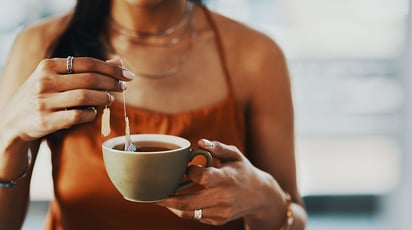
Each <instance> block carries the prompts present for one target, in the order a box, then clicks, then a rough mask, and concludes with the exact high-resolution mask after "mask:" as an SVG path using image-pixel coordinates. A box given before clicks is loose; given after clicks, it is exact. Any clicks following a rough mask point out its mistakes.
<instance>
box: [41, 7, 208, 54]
mask: <svg viewBox="0 0 412 230" xmlns="http://www.w3.org/2000/svg"><path fill="white" fill-rule="evenodd" d="M190 1H192V2H195V3H199V4H201V3H202V0H190ZM110 7H111V0H77V4H76V6H75V8H74V13H73V16H72V18H71V19H70V22H69V23H68V25H67V28H66V30H65V31H64V32H63V33H62V34H61V36H60V37H58V38H57V40H56V41H55V42H54V43H53V44H52V45H51V46H50V47H49V50H48V51H49V52H48V53H49V54H50V55H49V56H50V57H67V56H84V57H86V56H87V57H94V58H98V59H103V60H104V59H106V58H107V57H106V52H105V44H104V43H105V41H104V40H103V39H102V35H103V34H104V33H105V31H104V30H105V25H106V24H107V20H108V18H109V17H108V15H109V13H110ZM96 9H98V10H96Z"/></svg>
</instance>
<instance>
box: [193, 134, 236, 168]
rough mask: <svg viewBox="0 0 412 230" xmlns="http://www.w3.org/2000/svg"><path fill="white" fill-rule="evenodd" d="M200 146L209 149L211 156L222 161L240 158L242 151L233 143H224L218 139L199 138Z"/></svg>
mask: <svg viewBox="0 0 412 230" xmlns="http://www.w3.org/2000/svg"><path fill="white" fill-rule="evenodd" d="M198 145H199V146H200V147H201V148H204V149H206V150H208V151H210V152H211V153H212V155H213V157H215V158H217V159H219V160H220V161H221V162H222V163H225V162H231V161H240V160H242V157H243V155H242V153H241V152H240V150H239V149H238V148H237V147H236V146H233V145H226V144H223V143H220V142H218V141H209V140H207V139H201V140H199V142H198Z"/></svg>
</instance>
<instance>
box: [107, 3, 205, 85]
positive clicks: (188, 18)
mask: <svg viewBox="0 0 412 230" xmlns="http://www.w3.org/2000/svg"><path fill="white" fill-rule="evenodd" d="M187 4H188V6H187V7H186V13H185V16H183V19H182V20H181V21H180V22H179V23H178V24H176V25H175V26H173V27H171V28H169V29H166V30H165V31H168V32H167V33H166V32H165V31H163V32H159V33H156V34H152V35H150V37H153V36H156V37H158V36H160V37H168V36H171V35H176V33H177V32H179V31H180V33H179V34H178V36H179V37H177V38H176V37H172V38H171V39H170V40H168V41H167V42H162V43H160V42H155V43H153V42H148V41H144V40H145V39H141V38H139V39H137V36H129V35H127V36H126V34H125V36H121V37H120V39H127V40H128V41H130V42H131V43H132V44H134V45H139V46H143V47H148V48H150V47H153V48H152V49H158V50H161V51H165V49H169V48H176V47H178V46H177V45H178V44H180V43H181V41H182V38H184V37H185V35H187V34H188V36H189V41H188V44H187V47H185V48H184V49H185V50H184V51H183V52H182V55H179V57H178V60H177V61H176V62H175V64H173V65H171V67H168V68H166V69H165V70H161V71H157V72H156V71H134V73H135V74H136V76H140V77H143V78H148V79H161V78H165V77H169V76H173V75H175V74H176V73H177V72H178V71H179V70H180V69H181V67H182V66H183V64H184V63H185V62H186V60H187V59H188V56H189V54H190V53H191V52H190V51H191V50H192V47H193V43H194V40H195V39H196V37H197V33H196V30H195V29H194V25H193V21H192V5H193V4H192V3H191V2H188V3H187ZM183 26H185V28H183ZM182 29H183V30H182ZM145 36H146V35H145ZM146 37H147V36H146ZM136 39H137V40H136ZM108 50H109V53H111V54H112V55H116V56H119V57H121V59H122V60H123V62H124V65H125V66H126V67H127V68H128V69H131V70H136V69H137V67H136V68H133V65H132V64H131V62H129V61H128V59H127V58H126V57H125V55H121V54H120V53H119V52H117V51H116V50H115V49H114V47H113V46H109V47H108ZM169 53H170V50H169ZM149 54H150V55H147V56H155V54H156V52H149ZM165 57H166V58H167V57H174V55H170V54H167V55H160V56H159V58H157V59H162V58H165ZM147 59H149V58H147ZM155 61H159V60H155ZM164 62H166V63H167V62H170V60H167V61H164ZM141 69H144V68H141ZM152 69H156V70H158V69H160V68H158V67H157V66H156V67H154V68H152Z"/></svg>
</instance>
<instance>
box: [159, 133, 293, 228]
mask: <svg viewBox="0 0 412 230" xmlns="http://www.w3.org/2000/svg"><path fill="white" fill-rule="evenodd" d="M199 146H200V147H201V148H204V149H207V150H209V151H210V152H212V154H213V156H214V157H216V158H217V159H219V161H220V165H218V166H217V167H209V168H204V167H198V166H192V167H191V168H190V169H189V173H188V176H189V178H190V179H191V180H192V181H193V182H195V183H197V184H199V185H201V186H203V187H204V188H205V189H203V190H201V191H199V192H195V193H189V194H182V195H176V196H174V197H171V198H168V199H166V200H164V201H161V202H159V203H158V204H159V205H161V206H165V207H167V208H169V209H170V210H171V211H172V212H174V213H175V214H176V215H177V216H179V217H181V218H186V219H194V211H195V210H199V209H201V210H202V214H201V219H200V220H199V221H200V222H202V223H205V224H210V225H222V224H225V223H227V222H229V221H232V220H235V219H238V218H241V217H245V218H247V217H250V218H251V219H253V221H255V220H256V219H260V221H261V222H264V224H263V226H265V228H260V229H266V227H268V228H267V229H275V227H276V224H277V223H273V219H275V218H273V217H275V216H276V215H278V216H280V215H284V213H285V212H286V210H285V200H284V198H283V196H282V193H281V192H279V190H276V188H277V187H278V186H276V185H274V184H277V183H276V182H275V180H274V179H273V177H271V176H270V175H269V174H267V173H265V172H263V171H261V170H259V169H257V168H256V167H254V166H253V165H252V164H251V163H250V162H249V161H248V160H247V159H246V157H244V156H243V155H242V154H241V152H240V151H239V149H237V148H236V147H234V146H228V145H225V144H222V143H219V142H216V141H214V142H211V141H208V140H204V139H203V140H200V141H199Z"/></svg>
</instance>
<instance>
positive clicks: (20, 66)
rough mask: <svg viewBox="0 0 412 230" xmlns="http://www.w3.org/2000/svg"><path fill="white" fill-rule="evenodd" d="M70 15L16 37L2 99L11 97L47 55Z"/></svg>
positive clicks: (0, 84) (1, 79) (0, 81)
mask: <svg viewBox="0 0 412 230" xmlns="http://www.w3.org/2000/svg"><path fill="white" fill-rule="evenodd" d="M70 17H71V13H67V14H65V15H59V16H54V17H50V18H47V19H44V20H42V21H38V22H36V23H33V24H31V25H29V26H27V27H25V28H24V29H23V30H22V31H20V33H19V34H18V35H17V37H16V39H15V41H14V43H13V46H12V48H11V49H10V52H9V54H8V57H7V60H6V63H5V65H4V68H3V70H2V72H1V76H0V98H8V97H10V96H11V95H12V94H13V92H15V91H16V89H17V88H18V87H20V85H21V84H22V83H23V82H24V81H25V80H26V79H27V78H28V77H29V76H30V74H31V73H32V72H33V71H34V70H35V68H36V66H37V65H38V63H39V62H40V61H41V60H42V59H44V58H45V57H46V55H47V49H48V48H49V46H50V44H52V42H53V41H54V40H55V39H56V38H57V37H58V36H59V35H60V34H61V33H62V31H63V30H64V28H66V25H67V23H68V22H69V19H70Z"/></svg>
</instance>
